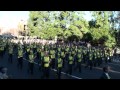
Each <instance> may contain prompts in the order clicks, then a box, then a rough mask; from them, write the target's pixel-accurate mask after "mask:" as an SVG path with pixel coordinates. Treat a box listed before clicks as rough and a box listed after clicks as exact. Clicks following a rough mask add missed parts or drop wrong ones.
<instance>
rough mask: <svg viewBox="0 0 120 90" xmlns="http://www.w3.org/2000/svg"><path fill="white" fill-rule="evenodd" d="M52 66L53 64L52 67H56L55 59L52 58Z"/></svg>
mask: <svg viewBox="0 0 120 90" xmlns="http://www.w3.org/2000/svg"><path fill="white" fill-rule="evenodd" d="M51 66H52V69H55V59H52V61H51Z"/></svg>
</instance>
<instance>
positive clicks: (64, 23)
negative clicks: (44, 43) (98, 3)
mask: <svg viewBox="0 0 120 90" xmlns="http://www.w3.org/2000/svg"><path fill="white" fill-rule="evenodd" d="M91 13H92V16H93V19H92V20H91V21H87V20H85V18H84V17H83V16H84V12H83V11H30V15H29V16H30V17H29V20H28V26H29V29H30V35H31V36H34V35H35V36H38V37H41V38H43V39H54V38H55V36H57V37H58V38H59V39H64V40H67V41H73V40H77V41H78V40H83V41H86V42H89V41H90V42H91V43H92V44H93V45H94V44H101V45H104V46H107V47H112V46H114V45H115V44H116V39H115V37H116V35H117V33H116V32H115V31H114V28H113V27H114V26H115V18H114V12H111V11H92V12H91Z"/></svg>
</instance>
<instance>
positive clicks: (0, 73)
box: [0, 67, 8, 79]
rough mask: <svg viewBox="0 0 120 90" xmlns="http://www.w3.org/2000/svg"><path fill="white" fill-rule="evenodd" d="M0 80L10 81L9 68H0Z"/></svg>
mask: <svg viewBox="0 0 120 90" xmlns="http://www.w3.org/2000/svg"><path fill="white" fill-rule="evenodd" d="M0 79H8V75H7V68H5V67H0Z"/></svg>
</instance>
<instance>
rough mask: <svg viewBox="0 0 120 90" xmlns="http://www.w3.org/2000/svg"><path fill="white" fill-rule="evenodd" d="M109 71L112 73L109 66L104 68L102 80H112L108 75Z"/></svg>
mask: <svg viewBox="0 0 120 90" xmlns="http://www.w3.org/2000/svg"><path fill="white" fill-rule="evenodd" d="M109 71H110V67H109V66H106V67H103V74H102V76H101V78H100V79H111V77H110V76H109V74H108V73H109Z"/></svg>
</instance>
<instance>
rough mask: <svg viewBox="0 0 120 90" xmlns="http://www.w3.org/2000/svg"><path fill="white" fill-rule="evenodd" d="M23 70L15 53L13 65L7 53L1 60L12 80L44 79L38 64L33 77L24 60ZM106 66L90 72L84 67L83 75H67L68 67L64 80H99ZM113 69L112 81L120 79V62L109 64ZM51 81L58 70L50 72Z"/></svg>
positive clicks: (0, 63) (111, 73)
mask: <svg viewBox="0 0 120 90" xmlns="http://www.w3.org/2000/svg"><path fill="white" fill-rule="evenodd" d="M35 61H36V62H37V59H36V60H35ZM23 62H24V63H23V69H22V70H20V69H18V68H17V56H16V53H15V52H14V56H13V63H12V64H11V63H9V62H8V54H7V52H6V53H5V55H4V57H3V58H0V66H4V67H7V68H8V75H9V76H10V77H11V79H42V78H41V76H42V72H41V71H40V70H39V65H38V64H37V63H35V64H34V74H33V75H31V74H29V73H28V72H27V70H28V61H27V60H23ZM105 65H106V64H102V65H101V66H100V67H96V68H93V70H90V69H89V68H85V67H84V65H82V73H79V72H78V71H75V70H73V74H72V75H69V74H66V70H67V67H65V69H64V70H63V71H62V79H99V78H100V76H101V74H102V68H103V66H105ZM108 65H109V66H110V67H111V71H110V76H111V78H112V79H120V62H112V63H109V64H108ZM50 79H57V77H56V70H54V69H51V70H50Z"/></svg>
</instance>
